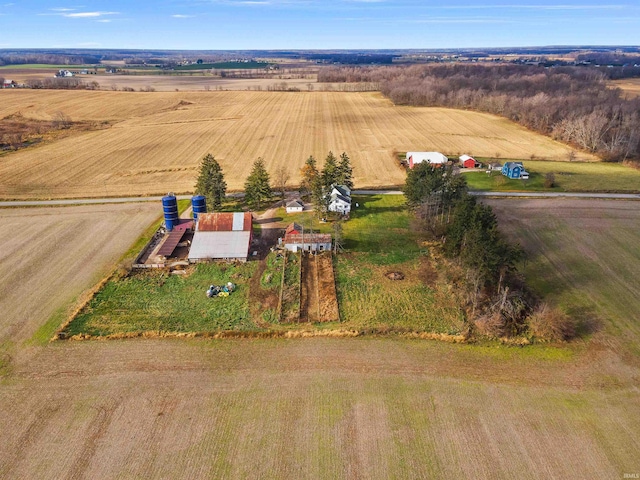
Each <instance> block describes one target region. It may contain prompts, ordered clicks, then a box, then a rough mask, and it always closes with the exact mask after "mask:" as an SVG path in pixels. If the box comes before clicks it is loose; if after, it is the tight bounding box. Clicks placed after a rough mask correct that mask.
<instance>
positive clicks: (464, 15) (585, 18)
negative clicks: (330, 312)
mask: <svg viewBox="0 0 640 480" xmlns="http://www.w3.org/2000/svg"><path fill="white" fill-rule="evenodd" d="M3 2H4V3H3ZM548 45H640V0H633V1H627V2H624V1H622V2H616V1H614V2H612V3H610V2H607V0H603V1H599V0H582V1H571V0H565V1H562V0H561V1H560V2H551V1H549V0H540V1H534V0H531V1H525V2H524V3H519V2H516V1H514V0H504V1H502V2H492V1H491V0H449V1H448V2H447V3H441V2H435V1H431V0H425V1H420V0H159V1H147V0H128V1H122V0H109V1H83V0H78V1H77V2H73V1H66V0H61V1H54V2H50V1H40V0H33V1H29V0H15V1H14V2H11V1H6V0H0V48H131V49H177V50H183V49H184V50H189V49H194V50H245V49H246V50H263V49H264V50H266V49H278V50H286V49H385V48H389V49H400V48H415V49H437V48H473V47H477V48H483V47H518V46H522V47H524V46H548Z"/></svg>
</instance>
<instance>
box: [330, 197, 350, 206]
mask: <svg viewBox="0 0 640 480" xmlns="http://www.w3.org/2000/svg"><path fill="white" fill-rule="evenodd" d="M336 200H342V201H343V202H344V203H348V204H349V205H351V197H345V196H344V195H334V196H333V197H332V198H331V203H333V202H335V201H336Z"/></svg>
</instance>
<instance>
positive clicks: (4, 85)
mask: <svg viewBox="0 0 640 480" xmlns="http://www.w3.org/2000/svg"><path fill="white" fill-rule="evenodd" d="M17 86H18V83H17V82H15V81H14V80H9V79H8V78H7V79H6V80H5V81H4V82H2V88H15V87H17Z"/></svg>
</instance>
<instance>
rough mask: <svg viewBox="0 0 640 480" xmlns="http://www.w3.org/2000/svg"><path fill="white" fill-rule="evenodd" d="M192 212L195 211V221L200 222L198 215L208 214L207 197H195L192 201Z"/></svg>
mask: <svg viewBox="0 0 640 480" xmlns="http://www.w3.org/2000/svg"><path fill="white" fill-rule="evenodd" d="M191 210H192V211H193V219H194V220H198V214H200V213H207V197H205V196H204V195H195V196H194V197H193V198H192V199H191Z"/></svg>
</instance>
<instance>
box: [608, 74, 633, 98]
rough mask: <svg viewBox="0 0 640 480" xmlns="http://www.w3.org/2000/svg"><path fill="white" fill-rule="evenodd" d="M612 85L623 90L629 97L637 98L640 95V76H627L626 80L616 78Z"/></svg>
mask: <svg viewBox="0 0 640 480" xmlns="http://www.w3.org/2000/svg"><path fill="white" fill-rule="evenodd" d="M610 85H611V86H612V87H615V88H619V89H621V90H622V93H623V94H624V96H625V97H627V98H635V97H638V96H640V78H627V79H625V80H615V81H613V82H610Z"/></svg>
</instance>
